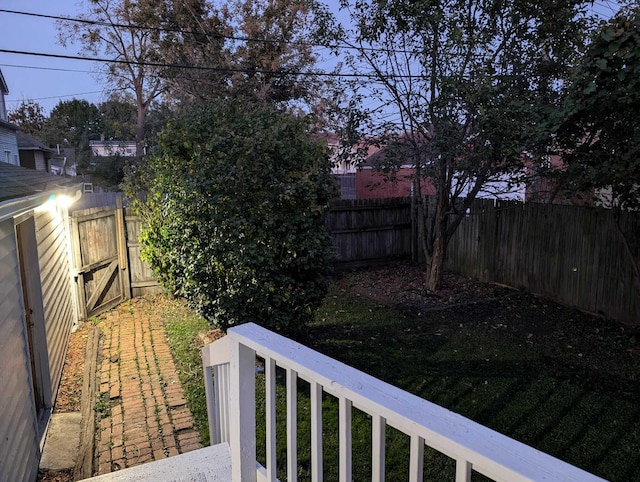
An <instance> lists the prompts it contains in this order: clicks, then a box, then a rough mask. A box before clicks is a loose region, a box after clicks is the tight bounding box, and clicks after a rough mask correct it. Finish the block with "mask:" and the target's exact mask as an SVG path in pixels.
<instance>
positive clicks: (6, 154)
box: [4, 151, 12, 164]
mask: <svg viewBox="0 0 640 482" xmlns="http://www.w3.org/2000/svg"><path fill="white" fill-rule="evenodd" d="M4 162H6V163H9V164H12V162H11V151H4Z"/></svg>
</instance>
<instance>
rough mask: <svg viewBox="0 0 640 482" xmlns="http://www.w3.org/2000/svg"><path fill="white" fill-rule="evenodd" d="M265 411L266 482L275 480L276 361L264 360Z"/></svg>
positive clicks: (274, 481) (271, 359)
mask: <svg viewBox="0 0 640 482" xmlns="http://www.w3.org/2000/svg"><path fill="white" fill-rule="evenodd" d="M264 368H265V370H264V375H265V390H266V394H265V402H266V403H265V411H266V424H267V430H266V432H267V482H276V481H277V478H276V467H277V466H276V361H275V360H274V359H273V358H265V360H264Z"/></svg>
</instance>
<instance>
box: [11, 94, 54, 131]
mask: <svg viewBox="0 0 640 482" xmlns="http://www.w3.org/2000/svg"><path fill="white" fill-rule="evenodd" d="M8 119H9V122H13V123H14V124H16V125H18V126H20V129H22V131H23V132H25V133H26V134H29V135H30V136H35V137H40V135H41V131H42V128H43V127H44V123H45V121H46V117H45V115H44V109H43V108H42V106H41V105H40V104H38V103H37V102H35V101H33V100H27V101H24V100H23V101H22V102H20V105H19V106H18V107H16V108H15V110H12V111H10V112H9V114H8Z"/></svg>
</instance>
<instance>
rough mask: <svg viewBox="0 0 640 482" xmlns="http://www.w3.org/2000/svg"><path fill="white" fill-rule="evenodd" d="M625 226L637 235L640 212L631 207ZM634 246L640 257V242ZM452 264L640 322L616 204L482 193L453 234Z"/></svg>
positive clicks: (638, 301) (485, 277) (465, 271)
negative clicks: (591, 204)
mask: <svg viewBox="0 0 640 482" xmlns="http://www.w3.org/2000/svg"><path fill="white" fill-rule="evenodd" d="M621 225H622V227H623V229H624V231H625V232H628V233H635V235H636V236H638V234H639V233H640V215H638V214H637V213H626V214H625V215H624V216H623V217H622V219H621ZM637 241H638V239H636V242H637ZM632 249H633V250H634V251H635V253H634V254H635V256H636V258H640V246H639V245H638V244H636V245H635V247H634V246H632ZM447 267H448V269H451V270H452V271H456V272H459V273H462V274H464V275H466V276H470V277H473V278H477V279H479V280H482V281H488V282H498V283H503V284H506V285H509V286H513V287H523V288H525V289H526V290H528V291H531V292H533V293H539V294H542V295H544V296H547V297H549V298H552V299H554V300H556V301H559V302H561V303H566V304H568V305H571V306H576V307H578V308H580V309H583V310H587V311H590V312H593V313H601V314H603V315H606V316H607V317H609V318H613V319H616V320H619V321H622V322H625V323H631V324H638V323H640V294H639V293H640V291H638V288H637V286H634V276H633V270H632V268H631V265H630V262H629V259H628V257H627V254H626V252H625V247H624V244H623V242H622V239H621V237H620V235H619V234H618V232H617V228H616V226H615V222H614V218H613V213H612V212H611V211H609V210H605V209H596V208H590V207H581V206H562V205H557V204H539V203H526V204H523V203H517V202H514V201H493V200H478V201H477V202H476V203H475V204H474V205H473V207H472V208H471V210H470V212H469V213H468V215H467V217H466V218H465V219H464V220H463V221H462V223H461V224H460V227H459V228H458V230H457V231H456V233H455V234H454V236H453V238H452V240H451V243H450V245H449V248H448V252H447Z"/></svg>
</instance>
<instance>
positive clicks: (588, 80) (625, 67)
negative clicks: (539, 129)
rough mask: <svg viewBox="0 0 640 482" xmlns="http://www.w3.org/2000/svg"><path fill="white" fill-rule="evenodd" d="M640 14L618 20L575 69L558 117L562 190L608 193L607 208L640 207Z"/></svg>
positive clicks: (600, 32) (601, 31) (608, 26)
mask: <svg viewBox="0 0 640 482" xmlns="http://www.w3.org/2000/svg"><path fill="white" fill-rule="evenodd" d="M638 112H640V13H639V11H638V10H637V9H636V10H634V11H631V12H628V13H625V12H622V13H620V14H618V15H616V16H615V17H613V18H612V19H611V20H609V21H608V22H606V23H604V24H603V25H602V27H601V28H600V29H599V30H598V31H597V32H596V33H595V35H594V36H593V39H592V41H591V43H590V44H589V48H588V49H587V51H586V53H585V55H584V57H583V58H582V59H581V61H580V63H579V64H578V65H577V66H576V68H575V70H574V72H573V75H572V83H571V87H570V92H569V95H568V96H567V99H566V101H565V103H564V105H563V109H562V110H560V111H559V118H560V122H559V123H558V124H557V127H556V147H557V148H558V149H559V151H560V152H561V155H562V158H563V161H564V162H565V167H566V171H565V172H564V176H563V181H564V183H563V186H564V187H565V188H569V189H571V190H575V191H591V190H594V189H596V190H605V191H607V197H608V199H607V200H605V201H606V203H607V204H608V207H619V208H620V209H637V208H638V207H640V118H639V117H638Z"/></svg>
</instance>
